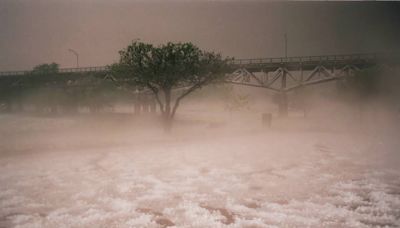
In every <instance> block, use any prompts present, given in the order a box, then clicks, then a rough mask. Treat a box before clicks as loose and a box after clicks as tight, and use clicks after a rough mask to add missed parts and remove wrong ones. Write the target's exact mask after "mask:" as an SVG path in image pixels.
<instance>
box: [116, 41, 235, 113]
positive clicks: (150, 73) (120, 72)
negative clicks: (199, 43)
mask: <svg viewBox="0 0 400 228" xmlns="http://www.w3.org/2000/svg"><path fill="white" fill-rule="evenodd" d="M119 54H120V61H119V63H118V64H114V65H112V66H111V70H112V72H113V74H114V75H116V76H117V77H129V78H130V79H131V80H132V81H133V82H134V84H135V85H137V86H139V87H145V88H148V89H150V90H151V91H152V92H153V93H154V95H155V97H156V99H157V101H158V103H159V106H160V110H161V112H162V113H163V115H164V117H165V118H166V119H172V118H173V117H174V115H175V112H176V109H177V108H178V106H179V103H180V101H181V99H183V98H184V97H185V96H187V95H188V94H190V93H191V92H193V91H194V90H196V89H199V88H201V87H202V86H204V85H206V84H208V83H210V82H212V81H215V80H218V79H220V78H222V77H223V76H224V74H225V72H226V70H227V67H228V64H227V62H228V60H229V59H223V58H222V56H221V55H220V54H217V53H214V52H207V51H203V50H200V49H199V48H198V47H196V46H195V45H193V44H192V43H171V42H169V43H167V44H163V45H159V46H154V45H152V44H147V43H142V42H137V41H136V42H133V43H132V44H130V45H129V46H128V47H127V48H125V49H123V50H121V51H120V52H119ZM181 87H183V88H185V89H184V90H182V92H181V93H180V94H178V95H176V99H175V103H174V106H173V107H171V101H172V95H174V94H172V89H174V88H181ZM161 93H162V94H161ZM162 98H163V99H162Z"/></svg>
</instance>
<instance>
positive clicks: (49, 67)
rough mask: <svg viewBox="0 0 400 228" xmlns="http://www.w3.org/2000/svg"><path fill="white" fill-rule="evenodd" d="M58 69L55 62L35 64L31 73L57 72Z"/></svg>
mask: <svg viewBox="0 0 400 228" xmlns="http://www.w3.org/2000/svg"><path fill="white" fill-rule="evenodd" d="M58 69H59V65H58V64H57V63H50V64H48V63H45V64H40V65H37V66H35V67H34V68H33V70H32V73H33V74H39V75H42V74H51V73H57V72H58Z"/></svg>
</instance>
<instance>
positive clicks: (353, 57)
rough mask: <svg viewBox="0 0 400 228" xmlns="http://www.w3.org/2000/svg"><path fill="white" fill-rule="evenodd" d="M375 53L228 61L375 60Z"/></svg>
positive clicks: (303, 61) (251, 62)
mask: <svg viewBox="0 0 400 228" xmlns="http://www.w3.org/2000/svg"><path fill="white" fill-rule="evenodd" d="M376 58H377V54H374V53H373V54H351V55H321V56H295V57H278V58H255V59H234V60H232V61H231V62H230V64H233V65H251V64H268V63H305V62H326V61H350V60H366V61H370V60H376Z"/></svg>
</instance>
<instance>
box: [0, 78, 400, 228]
mask: <svg viewBox="0 0 400 228" xmlns="http://www.w3.org/2000/svg"><path fill="white" fill-rule="evenodd" d="M328 87H329V86H328ZM316 88H317V91H318V87H316ZM220 89H221V88H220ZM233 89H234V91H236V93H239V94H247V95H249V98H248V99H249V103H248V104H247V105H245V106H243V107H242V108H241V109H239V110H233V111H232V110H229V109H227V107H228V106H227V104H228V103H227V101H226V100H224V99H218V95H216V94H218V91H215V88H205V89H204V90H203V91H200V92H199V93H197V94H194V96H192V97H191V98H190V99H188V100H187V101H186V102H184V104H183V105H182V107H181V109H180V110H179V114H178V116H177V120H176V122H175V124H174V127H173V130H172V132H171V133H170V134H166V133H165V132H164V131H163V130H162V128H161V126H160V125H159V123H160V122H159V117H158V116H157V115H149V114H142V115H140V116H135V115H134V114H132V113H128V112H127V110H128V111H129V110H130V109H131V108H132V107H125V108H124V109H122V107H119V108H117V109H116V111H117V112H118V110H119V113H99V114H96V115H94V114H79V115H64V116H40V115H39V116H35V115H32V114H30V115H27V114H14V115H11V114H2V115H1V117H0V121H1V126H2V127H1V144H0V145H1V148H0V151H1V155H0V156H1V157H0V162H1V165H0V173H1V175H0V182H1V185H0V205H1V207H0V218H1V220H0V226H1V227H397V226H399V225H400V220H399V218H400V182H399V174H400V173H399V172H400V170H399V166H398V164H399V162H400V154H399V153H398V148H399V146H400V145H399V143H400V142H399V141H398V135H399V129H400V128H399V116H398V112H396V111H393V110H392V109H390V108H388V107H387V106H385V105H377V104H375V106H371V107H373V109H371V110H369V111H365V112H364V114H363V118H362V119H360V115H359V113H358V111H359V110H358V109H357V108H355V107H353V106H354V105H349V104H346V103H344V102H339V100H336V101H335V100H332V99H327V98H324V97H323V96H317V97H318V98H313V100H314V105H313V107H311V109H310V110H311V111H310V113H309V114H308V117H307V118H305V117H304V116H303V113H302V112H301V111H299V110H296V109H291V112H290V115H289V117H288V118H279V117H277V116H276V115H275V113H276V107H275V106H274V105H273V104H272V103H271V97H270V96H269V95H268V93H267V92H266V91H265V90H259V91H257V90H254V89H248V88H247V89H246V88H243V87H234V88H233ZM326 89H327V88H325V89H324V90H325V91H326ZM319 90H320V89H319ZM207 94H208V95H207ZM210 96H215V97H216V98H214V99H213V98H211V97H210ZM254 97H257V98H258V99H253V98H254ZM321 97H322V98H321ZM265 112H272V113H274V117H273V121H272V126H271V128H268V127H266V126H264V125H263V124H262V123H261V114H262V113H265Z"/></svg>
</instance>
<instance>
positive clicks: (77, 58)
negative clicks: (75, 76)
mask: <svg viewBox="0 0 400 228" xmlns="http://www.w3.org/2000/svg"><path fill="white" fill-rule="evenodd" d="M68 51H70V52H72V53H73V54H74V55H75V56H76V67H77V68H78V67H79V55H78V53H77V52H76V51H74V50H73V49H71V48H70V49H68Z"/></svg>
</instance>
